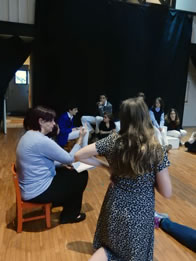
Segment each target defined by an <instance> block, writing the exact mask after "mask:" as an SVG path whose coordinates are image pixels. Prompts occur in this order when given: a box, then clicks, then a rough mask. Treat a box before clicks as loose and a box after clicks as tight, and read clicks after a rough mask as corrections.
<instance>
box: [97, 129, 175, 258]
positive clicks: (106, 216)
mask: <svg viewBox="0 0 196 261" xmlns="http://www.w3.org/2000/svg"><path fill="white" fill-rule="evenodd" d="M117 137H118V134H112V135H110V136H108V137H107V138H105V139H102V140H99V141H97V142H96V149H97V151H98V153H99V155H103V156H105V157H106V158H107V160H108V162H109V164H112V162H111V153H112V151H113V148H114V145H115V140H116V139H117ZM169 165H170V163H169V161H168V158H167V155H166V153H165V155H164V160H163V162H162V163H161V164H160V165H159V166H158V171H161V170H162V169H164V168H166V167H168V166H169ZM155 176H156V174H155V172H151V173H146V174H145V175H142V176H139V177H137V178H135V179H131V178H121V177H117V178H115V180H114V185H109V187H108V190H107V193H106V195H105V199H104V202H103V205H102V208H101V212H100V216H99V219H98V223H97V228H96V232H95V237H94V243H93V245H94V248H95V249H98V248H100V247H104V249H105V251H106V254H107V257H108V260H109V261H152V260H153V246H154V186H155Z"/></svg>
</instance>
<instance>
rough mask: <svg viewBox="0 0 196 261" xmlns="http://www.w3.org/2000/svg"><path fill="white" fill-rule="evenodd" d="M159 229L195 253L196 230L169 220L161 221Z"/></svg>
mask: <svg viewBox="0 0 196 261" xmlns="http://www.w3.org/2000/svg"><path fill="white" fill-rule="evenodd" d="M160 227H161V228H162V229H163V230H164V231H165V232H167V233H168V234H169V235H170V236H172V237H174V238H175V239H176V240H177V241H179V242H180V243H181V244H183V245H185V246H186V247H188V248H189V249H191V250H192V251H194V252H196V230H194V229H192V228H190V227H187V226H183V225H180V224H178V223H175V222H172V221H171V220H170V219H169V218H164V219H162V221H161V224H160Z"/></svg>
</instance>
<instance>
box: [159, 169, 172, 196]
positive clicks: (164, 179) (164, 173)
mask: <svg viewBox="0 0 196 261" xmlns="http://www.w3.org/2000/svg"><path fill="white" fill-rule="evenodd" d="M155 187H156V189H157V191H158V192H159V193H160V194H161V195H162V196H163V197H165V198H170V197H171V196H172V185H171V179H170V176H169V172H168V168H165V169H163V170H161V171H160V172H158V173H157V174H156V186H155Z"/></svg>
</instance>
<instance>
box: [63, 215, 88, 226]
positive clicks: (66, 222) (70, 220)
mask: <svg viewBox="0 0 196 261" xmlns="http://www.w3.org/2000/svg"><path fill="white" fill-rule="evenodd" d="M85 219H86V214H85V213H80V214H79V215H78V216H77V217H76V218H74V219H66V218H60V224H69V223H78V222H81V221H83V220H85Z"/></svg>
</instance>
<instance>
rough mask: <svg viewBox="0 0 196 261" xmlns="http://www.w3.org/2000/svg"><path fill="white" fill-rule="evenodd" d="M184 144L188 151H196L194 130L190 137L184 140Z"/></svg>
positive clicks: (195, 133)
mask: <svg viewBox="0 0 196 261" xmlns="http://www.w3.org/2000/svg"><path fill="white" fill-rule="evenodd" d="M184 146H185V147H186V148H187V149H188V150H187V151H188V152H196V131H195V132H193V133H192V135H191V137H190V139H189V140H188V141H186V142H185V144H184Z"/></svg>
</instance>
